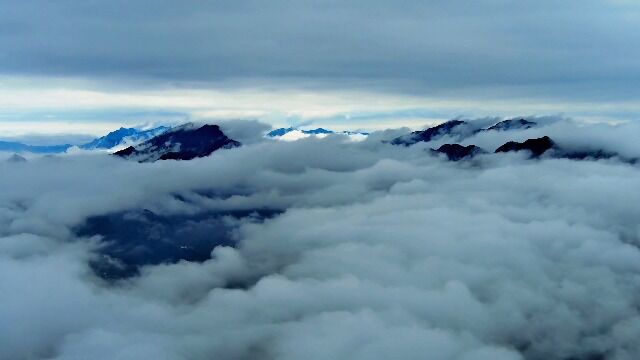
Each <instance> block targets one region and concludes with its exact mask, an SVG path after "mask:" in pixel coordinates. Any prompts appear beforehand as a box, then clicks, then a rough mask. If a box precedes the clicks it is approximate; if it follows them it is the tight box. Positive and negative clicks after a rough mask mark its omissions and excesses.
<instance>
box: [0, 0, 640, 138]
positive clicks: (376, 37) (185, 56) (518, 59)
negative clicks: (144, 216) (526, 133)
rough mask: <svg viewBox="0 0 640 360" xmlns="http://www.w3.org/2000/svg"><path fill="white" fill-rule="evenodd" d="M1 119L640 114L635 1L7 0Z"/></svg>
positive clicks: (42, 129) (603, 118)
mask: <svg viewBox="0 0 640 360" xmlns="http://www.w3.org/2000/svg"><path fill="white" fill-rule="evenodd" d="M0 6H1V7H2V9H3V10H2V11H1V12H0V132H1V133H2V134H3V136H5V137H6V136H18V135H23V136H24V135H28V134H39V133H40V134H41V133H52V134H56V135H59V136H64V135H68V134H77V135H80V134H93V135H98V134H102V133H104V132H106V131H109V130H112V129H113V128H114V127H118V126H121V125H125V126H133V125H137V126H145V125H154V124H161V123H162V124H167V123H168V124H171V123H179V122H184V121H191V120H209V119H211V120H217V119H257V120H260V121H263V122H265V123H269V124H271V125H273V126H284V125H310V126H311V125H318V126H326V127H330V128H335V129H337V130H341V129H354V130H355V129H366V130H375V129H381V128H391V127H401V126H408V127H412V128H420V127H423V126H424V125H425V124H433V123H435V122H440V121H443V120H446V119H451V118H456V117H479V116H502V117H511V116H521V115H522V116H524V115H562V116H567V117H572V118H575V119H578V120H580V121H584V122H627V121H635V120H637V114H638V113H639V112H640V90H639V89H638V86H637V84H638V83H639V81H640V62H639V61H637V59H638V57H639V56H640V3H638V2H636V1H626V0H602V1H596V0H583V1H577V0H568V1H563V2H557V1H550V0H539V1H515V0H482V1H473V2H471V1H458V0H453V1H441V0H437V1H414V0H406V1H380V0H373V1H363V0H357V1H349V2H343V1H331V0H327V1H283V0H275V1H269V2H264V1H242V2H238V1H198V0H184V1H180V2H176V1H168V0H161V1H150V0H139V1H124V0H113V1H99V0H96V1H83V2H78V1H71V0H60V1H55V2H52V1H43V0H24V1H8V0H0Z"/></svg>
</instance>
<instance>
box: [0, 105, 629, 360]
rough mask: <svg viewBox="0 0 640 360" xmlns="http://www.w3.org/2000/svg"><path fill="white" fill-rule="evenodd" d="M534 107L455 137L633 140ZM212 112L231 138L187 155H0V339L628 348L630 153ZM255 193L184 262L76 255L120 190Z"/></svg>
mask: <svg viewBox="0 0 640 360" xmlns="http://www.w3.org/2000/svg"><path fill="white" fill-rule="evenodd" d="M534 120H535V121H537V122H539V123H544V125H543V126H541V127H537V128H531V129H526V130H521V131H512V132H507V131H505V132H484V133H478V134H476V135H474V136H472V137H470V138H467V139H465V140H464V143H469V144H476V145H479V146H481V147H483V148H485V149H487V150H491V151H493V150H494V149H495V148H496V147H498V146H499V145H500V144H502V143H504V142H505V141H507V140H515V141H521V140H524V139H527V138H533V137H538V135H540V134H543V133H544V135H549V136H551V137H552V138H553V139H554V140H555V141H557V142H558V143H559V144H561V145H565V146H567V145H568V144H572V145H575V146H594V147H595V146H599V147H605V148H607V149H610V150H612V151H617V152H620V153H624V154H625V155H626V156H629V157H638V156H640V148H639V147H638V145H637V141H636V139H637V137H638V136H639V135H640V128H638V127H637V126H636V125H633V124H627V125H619V126H611V125H597V126H596V125H587V126H585V125H578V124H575V123H573V122H571V121H569V120H567V119H556V118H553V119H552V118H548V119H546V120H547V121H544V119H542V118H537V119H534ZM477 121H478V124H483V126H484V124H485V123H487V122H489V120H487V119H479V120H477ZM222 129H223V130H224V131H225V133H227V134H229V136H231V137H233V136H232V134H233V133H235V134H238V135H241V136H242V137H244V138H245V139H249V140H250V141H248V142H247V143H246V144H245V145H243V146H242V147H239V148H235V149H230V150H225V151H221V152H215V153H214V154H213V155H211V156H210V157H207V158H202V159H194V160H192V161H161V162H156V163H145V164H139V163H136V162H128V161H124V160H122V159H118V158H115V157H110V156H107V155H105V154H76V155H67V156H57V157H31V158H28V159H27V161H26V162H20V163H13V162H6V161H4V159H6V158H8V156H9V155H10V154H6V156H4V158H2V161H0V173H2V174H3V176H2V177H0V188H1V189H4V190H3V191H0V293H1V294H3V295H2V296H0V357H2V358H8V359H34V358H48V359H79V358H91V359H139V358H157V359H211V358H221V359H255V358H260V359H299V358H308V359H388V358H391V357H400V358H406V359H422V358H425V357H428V358H437V359H456V360H484V359H487V360H489V359H491V360H496V359H498V360H502V359H504V360H512V359H513V360H516V359H527V360H537V359H559V360H568V359H580V360H587V359H615V360H627V359H635V358H637V356H638V354H640V347H639V345H638V342H637V338H638V336H640V311H639V310H638V303H639V301H640V297H639V295H638V294H640V249H639V248H638V246H640V228H639V227H638V224H637V219H638V218H639V216H640V207H638V205H637V204H639V203H640V192H638V191H637V190H636V188H637V184H638V183H639V182H640V172H639V171H638V167H637V165H629V164H625V163H621V162H618V161H616V160H615V159H612V160H600V161H572V160H568V159H548V158H542V159H540V160H529V159H528V157H527V156H526V154H521V153H507V154H486V155H479V156H477V157H476V158H474V161H472V162H449V161H446V160H445V159H444V158H443V157H438V156H433V155H431V153H430V152H428V151H426V150H427V149H429V148H431V147H436V146H437V145H438V144H440V143H446V142H447V139H446V138H443V139H439V140H437V141H435V142H431V143H424V144H420V143H419V144H416V145H413V146H410V147H400V146H393V145H390V144H388V143H383V142H382V141H381V140H389V139H391V138H393V137H395V136H398V131H388V132H384V133H383V132H377V133H373V134H371V135H370V136H369V137H368V138H367V139H366V140H365V141H362V142H350V141H347V140H346V139H345V138H344V137H340V136H327V137H325V138H323V139H318V138H308V139H302V140H299V141H295V142H277V141H267V140H262V139H261V137H260V136H259V135H258V134H259V133H261V132H262V131H264V129H265V127H264V125H261V124H259V123H257V122H253V123H234V122H228V123H226V124H222ZM251 139H252V140H251ZM238 140H242V139H238ZM449 140H451V139H449ZM243 144H244V143H243ZM265 208H269V209H273V210H277V211H278V214H277V215H275V216H272V217H269V218H266V219H256V218H255V217H240V218H227V220H226V221H227V222H226V223H225V229H229V230H228V231H229V235H228V236H229V240H230V244H226V245H225V246H219V247H216V248H215V249H214V250H213V251H212V253H211V258H210V259H208V260H206V261H202V262H187V261H180V262H175V263H169V262H167V263H160V264H157V265H148V266H144V267H142V268H140V273H139V275H137V276H133V277H129V278H124V279H122V280H118V281H108V280H105V279H102V278H100V277H99V276H97V274H96V273H95V272H93V271H92V268H91V267H90V263H91V261H92V260H95V259H96V257H98V256H99V254H100V249H101V248H103V247H104V246H105V243H104V242H103V239H101V238H100V236H99V234H95V236H93V235H91V234H82V235H80V234H79V233H78V232H77V230H76V229H77V228H78V226H82V225H83V224H86V222H87V219H89V218H91V217H96V216H108V215H110V214H116V213H118V212H127V211H138V210H142V209H147V210H148V211H151V212H153V213H154V214H157V215H158V216H161V217H166V218H177V217H186V218H189V217H191V218H194V219H196V218H198V217H202V216H205V217H206V216H207V214H210V213H213V212H218V213H222V212H228V211H238V210H243V211H253V210H255V209H265ZM215 221H216V224H218V221H225V220H221V219H220V218H216V219H215ZM183 225H184V224H183ZM185 226H186V225H185ZM194 226H196V225H194ZM148 230H150V231H151V230H153V229H148ZM211 231H214V230H211ZM225 231H226V230H225ZM213 235H214V234H212V237H215V236H213ZM217 235H219V234H216V236H217ZM189 236H194V235H193V232H192V233H189V232H175V233H173V234H172V235H171V236H170V237H169V239H168V241H173V242H175V243H176V244H180V243H182V242H187V243H188V240H189V239H190V238H188V237H189ZM181 237H185V238H181Z"/></svg>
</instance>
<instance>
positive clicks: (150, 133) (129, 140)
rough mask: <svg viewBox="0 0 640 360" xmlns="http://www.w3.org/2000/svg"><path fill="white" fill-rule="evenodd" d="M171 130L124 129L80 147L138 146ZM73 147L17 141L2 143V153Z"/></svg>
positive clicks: (54, 151) (45, 151)
mask: <svg viewBox="0 0 640 360" xmlns="http://www.w3.org/2000/svg"><path fill="white" fill-rule="evenodd" d="M167 130H169V127H167V126H159V127H156V128H153V129H147V130H141V129H136V128H123V127H121V128H120V129H118V130H115V131H112V132H110V133H108V134H107V135H105V136H102V137H99V138H96V139H94V140H92V141H90V142H88V143H86V144H82V145H79V146H78V147H79V148H81V149H84V150H109V149H113V148H116V147H121V146H126V145H132V144H137V143H140V142H143V141H145V140H149V139H151V138H152V137H154V136H157V135H160V134H162V133H163V132H165V131H167ZM72 147H73V145H71V144H62V145H27V144H24V143H21V142H16V141H0V151H6V152H15V153H25V152H28V153H34V154H59V153H64V152H66V151H67V150H69V149H70V148H72Z"/></svg>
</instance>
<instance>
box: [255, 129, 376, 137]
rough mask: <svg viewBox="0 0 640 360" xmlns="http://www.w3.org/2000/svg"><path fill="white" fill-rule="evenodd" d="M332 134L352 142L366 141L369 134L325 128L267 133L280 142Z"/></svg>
mask: <svg viewBox="0 0 640 360" xmlns="http://www.w3.org/2000/svg"><path fill="white" fill-rule="evenodd" d="M330 134H342V135H347V136H349V137H350V138H351V139H352V140H364V139H365V138H366V137H367V136H368V135H369V133H366V132H357V131H333V130H328V129H324V128H317V129H309V130H302V129H298V128H294V127H288V128H279V129H275V130H272V131H270V132H268V133H267V135H266V136H267V137H269V138H274V139H278V140H299V139H302V138H306V137H309V136H321V137H322V136H327V135H330Z"/></svg>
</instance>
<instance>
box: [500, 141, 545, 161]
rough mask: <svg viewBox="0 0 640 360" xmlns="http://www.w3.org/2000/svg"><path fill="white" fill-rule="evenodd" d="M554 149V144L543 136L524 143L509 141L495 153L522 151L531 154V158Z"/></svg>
mask: <svg viewBox="0 0 640 360" xmlns="http://www.w3.org/2000/svg"><path fill="white" fill-rule="evenodd" d="M554 147H555V143H554V142H553V140H551V138H550V137H548V136H543V137H541V138H538V139H529V140H526V141H524V142H521V143H520V142H516V141H509V142H507V143H505V144H503V145H501V146H500V147H499V148H497V149H496V151H495V152H496V153H500V152H511V151H523V150H527V151H529V152H531V157H536V158H537V157H540V155H542V154H544V153H545V152H546V151H547V150H550V149H552V148H554Z"/></svg>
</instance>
